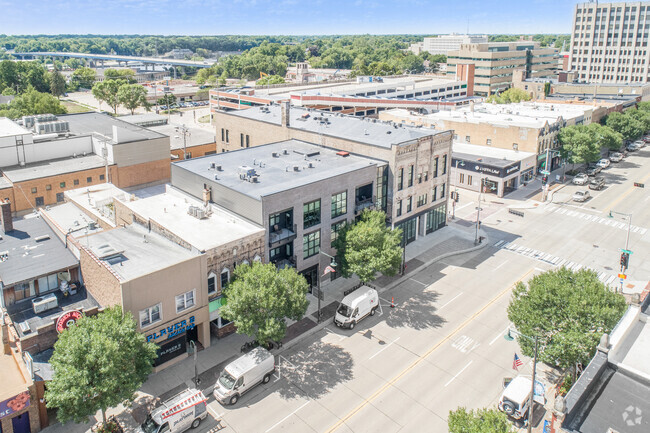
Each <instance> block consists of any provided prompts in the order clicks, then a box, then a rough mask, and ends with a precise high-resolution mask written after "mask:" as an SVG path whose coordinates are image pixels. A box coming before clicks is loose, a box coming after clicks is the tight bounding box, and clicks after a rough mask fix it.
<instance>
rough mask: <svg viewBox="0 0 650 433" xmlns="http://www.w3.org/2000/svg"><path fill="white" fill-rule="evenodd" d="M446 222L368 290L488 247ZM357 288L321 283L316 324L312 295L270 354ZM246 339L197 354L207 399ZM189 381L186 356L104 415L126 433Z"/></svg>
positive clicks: (85, 427) (70, 426)
mask: <svg viewBox="0 0 650 433" xmlns="http://www.w3.org/2000/svg"><path fill="white" fill-rule="evenodd" d="M458 221H463V220H459V219H458V218H457V219H456V220H455V221H454V222H458ZM450 223H451V224H450V225H449V226H446V227H443V228H441V229H440V230H438V231H437V232H436V233H432V234H430V235H429V236H425V237H420V238H419V239H417V240H415V241H414V242H412V243H410V244H409V245H407V246H406V253H405V256H406V273H405V275H404V276H400V275H396V276H394V277H386V276H381V277H380V278H378V279H377V280H375V281H373V282H372V283H371V284H372V286H374V287H375V288H376V289H377V290H378V291H379V292H380V293H381V292H384V291H386V290H390V289H393V288H395V287H397V286H398V285H399V283H400V282H401V281H403V280H404V279H406V278H409V275H410V274H412V273H414V272H417V270H418V268H421V267H424V266H428V265H429V264H431V263H433V262H435V261H437V260H441V259H442V258H445V257H449V256H452V255H457V254H463V253H466V252H470V251H473V250H477V249H480V248H483V247H484V246H486V245H487V244H488V242H487V240H484V241H483V243H481V244H479V245H475V243H474V236H475V232H474V227H473V226H472V225H469V227H468V226H464V225H462V224H454V223H453V222H451V221H450ZM480 235H481V236H485V233H483V232H481V233H480ZM358 285H359V279H358V278H357V277H356V276H355V277H353V278H349V279H345V278H338V279H336V280H334V281H327V282H324V283H323V285H322V287H321V288H322V290H323V293H324V299H323V300H321V311H322V320H321V323H317V317H318V314H317V309H318V305H317V304H318V301H317V299H316V297H315V296H313V295H311V294H308V295H307V297H308V299H309V301H310V303H309V307H308V309H307V313H306V314H305V317H304V318H303V319H302V320H300V321H298V322H295V323H291V324H289V326H288V329H287V336H286V337H285V339H284V340H283V347H282V348H280V349H274V350H273V351H272V352H273V353H274V354H275V355H278V354H280V353H282V352H283V351H285V350H287V349H289V348H290V347H292V346H294V345H296V344H298V343H299V342H300V341H301V340H303V339H304V338H306V337H308V336H309V335H312V334H314V333H315V332H317V331H318V330H320V329H323V328H324V327H325V326H327V325H329V324H330V322H331V320H332V318H333V316H334V312H335V310H336V307H337V306H338V302H339V301H340V300H341V299H342V298H343V296H344V292H346V291H349V290H352V289H353V288H354V287H356V286H358ZM249 340H250V337H248V336H246V335H240V334H232V335H230V336H228V337H225V338H223V339H216V338H213V339H212V342H211V345H210V347H208V348H206V349H204V350H202V351H200V352H198V353H197V361H196V362H197V370H198V373H199V375H198V377H199V388H200V389H202V390H203V391H204V393H205V394H206V396H209V394H210V393H211V392H212V389H213V387H214V383H215V382H216V380H217V377H218V375H219V373H220V372H221V370H222V369H223V367H224V366H225V365H227V364H228V363H229V362H231V361H232V360H233V359H235V358H237V357H238V356H239V355H241V353H240V347H241V346H242V344H244V343H245V342H246V341H249ZM193 379H194V359H193V357H191V356H190V357H188V358H185V359H183V360H182V361H180V362H178V363H176V364H175V365H172V366H170V367H168V368H166V369H164V370H162V371H160V372H158V373H153V374H151V375H150V376H149V379H148V380H147V381H146V382H145V383H144V384H143V385H142V387H141V388H140V390H139V391H138V392H137V398H136V400H135V402H134V403H133V405H132V406H131V407H128V408H127V407H123V406H118V407H116V408H111V409H109V410H108V411H107V416H111V415H113V416H115V417H116V418H117V419H118V420H119V422H120V424H121V425H122V427H123V428H124V431H125V432H129V433H130V432H135V431H137V429H138V428H139V424H141V423H142V422H143V421H144V419H145V417H146V415H147V413H148V412H149V410H150V409H151V408H152V407H155V406H156V405H157V404H158V403H159V402H160V401H164V400H166V399H168V398H169V397H171V396H173V395H175V394H177V393H178V392H180V391H182V390H183V389H186V388H188V387H191V386H193ZM99 419H101V416H100V415H99V414H97V415H96V416H95V419H93V417H91V418H90V424H75V423H67V424H65V425H62V424H60V423H58V424H54V425H51V426H49V427H47V428H45V429H44V430H43V431H44V432H46V433H82V432H89V431H90V426H91V425H92V424H94V423H95V422H96V420H99Z"/></svg>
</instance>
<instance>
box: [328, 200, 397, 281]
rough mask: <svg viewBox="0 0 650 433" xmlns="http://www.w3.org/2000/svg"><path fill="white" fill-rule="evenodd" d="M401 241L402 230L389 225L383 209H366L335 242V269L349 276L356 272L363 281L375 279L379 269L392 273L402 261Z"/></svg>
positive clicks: (346, 227) (384, 272)
mask: <svg viewBox="0 0 650 433" xmlns="http://www.w3.org/2000/svg"><path fill="white" fill-rule="evenodd" d="M401 243H402V230H401V229H395V230H393V229H391V228H390V227H388V226H387V225H386V214H385V213H384V212H382V211H377V210H365V211H364V212H363V213H362V214H361V219H360V220H359V221H358V222H356V223H354V224H352V225H347V226H345V227H343V228H342V229H341V231H340V232H339V234H338V236H337V238H336V241H335V242H334V247H335V248H336V261H337V267H336V270H337V272H340V273H341V275H342V276H343V277H346V278H348V277H349V276H351V275H352V274H356V275H357V276H358V277H359V279H360V280H361V281H362V282H369V281H372V280H374V279H375V277H376V275H377V273H378V272H381V273H382V274H383V275H387V276H393V275H395V274H396V273H397V271H399V268H400V265H401V263H402V247H401V246H400V245H401Z"/></svg>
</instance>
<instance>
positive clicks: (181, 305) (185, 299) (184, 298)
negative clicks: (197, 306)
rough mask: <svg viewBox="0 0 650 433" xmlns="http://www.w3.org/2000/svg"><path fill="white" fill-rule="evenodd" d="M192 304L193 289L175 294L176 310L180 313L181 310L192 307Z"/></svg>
mask: <svg viewBox="0 0 650 433" xmlns="http://www.w3.org/2000/svg"><path fill="white" fill-rule="evenodd" d="M193 306H194V290H190V291H189V292H185V293H183V294H182V295H178V296H176V312H177V313H180V312H181V311H183V310H187V309H188V308H192V307H193Z"/></svg>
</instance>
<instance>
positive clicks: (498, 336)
mask: <svg viewBox="0 0 650 433" xmlns="http://www.w3.org/2000/svg"><path fill="white" fill-rule="evenodd" d="M509 328H510V326H508V327H507V328H506V329H504V330H503V331H501V332H499V335H497V336H496V337H494V338H493V339H492V341H490V344H488V346H492V345H493V344H494V342H495V341H497V340H498V339H499V338H501V336H502V335H503V334H504V333H506V331H508V329H509Z"/></svg>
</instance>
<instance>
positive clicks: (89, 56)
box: [12, 51, 215, 68]
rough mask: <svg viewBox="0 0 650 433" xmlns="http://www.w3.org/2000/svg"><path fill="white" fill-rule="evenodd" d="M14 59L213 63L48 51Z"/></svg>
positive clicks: (178, 63) (198, 64) (172, 63)
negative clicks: (54, 58)
mask: <svg viewBox="0 0 650 433" xmlns="http://www.w3.org/2000/svg"><path fill="white" fill-rule="evenodd" d="M12 55H13V56H15V57H20V58H21V59H23V60H25V57H62V58H73V59H88V60H95V61H99V62H101V63H102V65H103V63H104V61H106V60H112V61H116V62H118V63H119V62H125V63H127V64H128V62H139V63H143V64H144V65H148V64H154V65H170V66H191V67H193V68H209V67H210V66H212V65H213V64H214V63H215V61H211V62H208V61H205V62H197V61H194V60H178V59H162V58H159V57H135V56H118V55H113V54H89V53H66V52H49V51H38V52H32V53H13V54H12Z"/></svg>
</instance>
